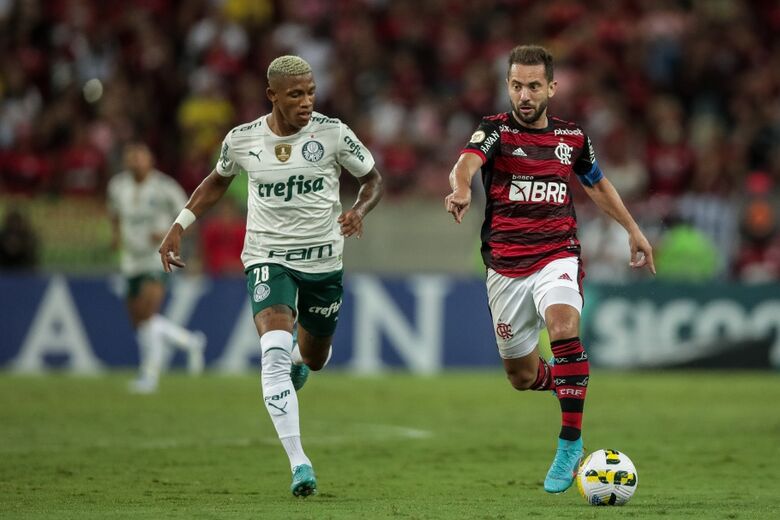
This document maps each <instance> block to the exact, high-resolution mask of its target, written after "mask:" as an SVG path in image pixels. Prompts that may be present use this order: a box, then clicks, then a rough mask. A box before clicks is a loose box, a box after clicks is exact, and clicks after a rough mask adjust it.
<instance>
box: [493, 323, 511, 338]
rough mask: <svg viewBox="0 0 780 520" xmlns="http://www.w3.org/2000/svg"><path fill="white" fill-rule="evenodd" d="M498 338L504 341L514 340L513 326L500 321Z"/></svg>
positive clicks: (497, 325) (497, 330) (497, 326)
mask: <svg viewBox="0 0 780 520" xmlns="http://www.w3.org/2000/svg"><path fill="white" fill-rule="evenodd" d="M496 336H498V337H499V338H501V339H503V340H504V341H506V340H510V339H512V336H514V334H512V325H510V324H509V323H504V322H501V321H499V322H498V324H496Z"/></svg>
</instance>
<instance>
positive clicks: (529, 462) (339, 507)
mask: <svg viewBox="0 0 780 520" xmlns="http://www.w3.org/2000/svg"><path fill="white" fill-rule="evenodd" d="M130 377H131V374H129V373H113V374H111V375H108V376H99V377H94V378H83V377H70V376H64V375H56V376H45V377H20V376H11V375H7V374H6V375H1V376H0V518H9V519H16V518H22V519H24V518H57V519H71V518H73V519H85V518H96V519H97V518H100V519H104V518H108V519H112V518H142V519H147V518H148V519H162V518H214V519H217V518H253V519H277V518H278V519H284V520H289V519H299V518H300V519H304V518H311V519H318V520H320V519H338V520H341V519H350V518H359V519H380V518H392V519H406V518H412V519H436V518H441V519H448V520H449V519H459V518H465V519H482V518H485V519H512V518H531V519H536V518H539V519H542V518H554V519H564V518H618V517H620V518H631V519H641V518H667V519H680V518H682V519H687V518H706V519H720V518H723V519H733V518H738V519H752V518H780V480H779V479H778V474H777V473H778V471H777V468H778V463H779V462H780V457H779V456H780V406H778V405H777V403H776V399H777V396H778V395H780V376H778V374H772V373H733V372H710V373H685V372H669V373H615V372H604V371H597V372H595V373H594V375H593V377H592V378H591V385H590V387H589V391H588V402H587V404H586V414H585V445H586V448H587V449H588V450H589V451H592V450H595V449H598V448H615V449H618V450H621V451H624V452H625V453H627V454H628V455H629V456H630V457H631V458H632V460H633V461H634V463H635V464H636V466H637V470H638V474H639V486H638V489H637V492H636V494H635V495H634V498H633V500H632V501H631V502H630V503H629V504H628V505H626V506H624V507H622V508H596V507H591V506H589V505H587V504H586V503H585V501H584V500H583V499H582V498H581V497H580V496H579V494H578V493H577V491H576V489H574V488H572V489H570V490H569V491H568V492H566V493H565V494H562V495H555V496H553V495H548V494H546V493H545V492H544V491H543V490H542V479H543V478H544V475H545V472H546V471H547V467H548V465H549V463H550V461H551V459H552V456H553V450H554V446H555V441H556V435H557V430H558V425H559V410H558V404H557V403H556V402H555V399H554V397H553V396H552V395H550V394H549V393H538V392H526V393H519V392H516V391H513V390H512V389H511V387H510V386H509V385H508V384H507V382H506V381H505V380H504V377H503V375H502V374H501V373H499V372H447V373H444V374H442V375H438V376H431V377H414V376H410V375H406V374H390V375H385V376H381V377H371V378H361V377H356V376H352V375H348V374H346V373H341V372H338V371H330V372H328V371H325V372H323V373H318V374H314V375H313V376H312V377H311V378H310V379H309V382H308V384H307V386H306V387H305V388H304V389H303V390H302V391H301V392H300V394H299V395H300V403H301V411H302V420H301V422H302V428H303V441H304V447H305V448H306V450H307V453H308V455H309V456H310V457H311V458H312V460H313V462H314V468H315V471H316V472H317V476H318V480H319V494H318V495H317V496H315V497H311V498H308V499H295V498H293V497H292V496H291V495H290V493H289V481H290V473H289V468H288V466H287V459H286V457H285V455H284V452H283V450H282V448H281V446H280V445H279V444H278V441H277V440H276V437H275V434H274V430H273V427H272V425H271V421H270V419H269V418H268V417H267V415H266V412H265V410H264V409H263V407H262V404H261V400H260V397H259V395H260V388H259V378H258V377H250V376H243V377H223V376H216V375H208V376H205V377H202V378H189V377H187V376H185V375H182V374H171V375H168V376H166V377H165V378H164V380H163V382H162V386H161V390H160V392H159V393H158V394H156V395H152V396H135V395H128V394H127V393H126V391H125V385H126V383H127V380H128V379H129V378H130Z"/></svg>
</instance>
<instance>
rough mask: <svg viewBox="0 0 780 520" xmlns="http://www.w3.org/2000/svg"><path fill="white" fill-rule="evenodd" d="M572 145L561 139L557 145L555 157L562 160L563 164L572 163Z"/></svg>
mask: <svg viewBox="0 0 780 520" xmlns="http://www.w3.org/2000/svg"><path fill="white" fill-rule="evenodd" d="M571 152H572V147H571V146H569V145H568V144H566V143H564V142H563V141H561V142H560V143H558V146H556V147H555V157H557V158H558V160H559V161H561V164H571Z"/></svg>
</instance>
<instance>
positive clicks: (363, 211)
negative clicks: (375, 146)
mask: <svg viewBox="0 0 780 520" xmlns="http://www.w3.org/2000/svg"><path fill="white" fill-rule="evenodd" d="M358 182H359V183H360V191H358V194H357V200H356V201H355V203H354V204H353V205H352V208H351V209H349V210H348V211H345V212H344V213H342V214H341V215H339V218H338V223H339V224H341V234H342V235H344V236H345V237H351V236H352V235H355V236H356V237H358V238H360V237H361V236H362V235H363V218H365V216H366V215H367V214H368V212H369V211H371V210H372V209H374V207H375V206H376V205H377V203H378V202H379V199H381V198H382V193H383V192H384V188H383V185H382V176H381V175H380V174H379V172H378V171H377V169H376V167H374V168H372V169H371V171H370V172H368V173H367V174H365V175H363V176H362V177H358Z"/></svg>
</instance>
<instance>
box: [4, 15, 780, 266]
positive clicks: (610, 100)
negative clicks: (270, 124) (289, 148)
mask: <svg viewBox="0 0 780 520" xmlns="http://www.w3.org/2000/svg"><path fill="white" fill-rule="evenodd" d="M0 6H1V8H0V13H1V14H0V190H2V191H3V192H13V193H25V194H30V195H34V194H36V193H42V192H46V191H48V190H54V191H55V192H57V191H59V192H60V193H63V194H66V195H67V194H78V195H79V196H81V197H84V196H89V197H98V196H99V194H100V193H102V190H103V188H104V187H105V184H106V181H107V179H106V178H105V176H106V172H107V171H113V169H114V168H115V167H117V166H118V162H119V160H120V155H121V154H120V150H121V147H122V145H123V144H125V143H126V142H128V141H129V140H132V139H134V138H136V137H138V136H141V137H142V138H143V140H144V141H145V142H148V143H149V144H150V146H151V147H152V148H153V150H154V152H155V155H156V156H157V157H158V158H159V161H160V164H161V167H163V168H164V169H166V170H167V171H171V172H176V173H177V175H178V180H179V182H180V183H181V184H182V185H184V186H185V187H187V188H188V190H191V189H192V188H193V187H194V186H195V185H197V182H199V180H200V179H201V178H202V177H203V176H204V175H205V174H207V173H208V172H210V171H211V169H212V167H213V157H212V156H211V154H212V152H213V150H214V149H216V148H217V147H218V146H219V140H220V139H221V137H222V136H223V135H224V133H225V132H226V131H227V129H229V128H231V127H232V126H233V125H235V124H237V123H239V122H246V121H249V120H252V119H254V118H256V117H257V116H258V115H260V114H262V113H263V112H264V111H267V110H268V109H269V104H268V101H267V99H266V96H265V88H264V81H263V73H264V70H265V68H266V67H267V65H268V63H269V62H270V60H271V59H273V58H274V57H276V56H278V55H280V54H284V53H298V54H301V55H302V56H303V57H304V58H306V59H307V60H308V61H309V62H310V63H311V64H312V66H313V67H314V69H315V74H316V77H317V78H318V87H317V96H318V101H317V104H318V106H319V107H321V109H322V111H323V112H325V113H328V114H333V116H335V117H339V118H341V119H344V120H348V121H351V122H352V124H353V125H355V127H356V130H357V131H358V133H359V134H360V135H361V136H362V137H363V140H364V141H365V142H366V144H367V145H368V146H371V147H372V149H374V150H376V152H377V159H378V163H379V164H378V167H379V168H380V169H381V170H382V171H383V172H386V174H387V179H386V180H387V183H388V184H387V186H388V191H389V193H390V194H392V195H393V196H395V197H396V198H398V197H407V196H420V195H422V196H424V197H429V198H430V200H431V201H432V203H436V204H438V203H439V199H440V197H441V196H442V195H443V193H444V192H445V191H446V177H447V173H448V171H447V168H445V169H442V170H441V171H440V172H439V174H438V175H440V176H441V177H442V178H443V179H445V180H444V181H443V182H439V181H437V180H436V175H437V173H436V171H437V169H438V168H441V166H442V165H443V164H448V161H449V158H451V157H452V156H453V154H455V153H457V151H458V149H459V148H460V147H461V146H462V145H463V143H464V142H465V139H468V136H469V135H470V134H471V132H472V131H473V129H474V127H475V126H476V124H477V120H476V118H477V117H478V116H479V115H482V114H483V113H489V112H498V111H503V110H507V109H508V103H507V99H506V92H505V89H503V88H496V87H495V84H496V82H495V78H496V77H497V76H498V77H504V75H505V73H506V66H505V63H506V52H507V50H508V49H509V48H511V47H513V46H514V45H515V44H519V43H532V42H533V43H540V44H543V45H546V46H547V47H548V48H550V49H551V50H552V51H553V52H554V54H555V55H556V63H557V68H556V72H555V75H556V79H557V80H558V85H559V88H558V91H557V94H556V96H555V99H554V100H553V101H552V103H551V106H550V109H551V114H552V115H554V116H557V117H561V118H564V119H571V120H581V121H584V122H585V129H586V130H587V132H588V135H589V136H590V137H591V139H593V141H594V145H595V147H596V151H597V154H598V157H599V160H600V162H601V165H602V168H603V169H604V171H605V173H606V175H607V176H608V177H609V178H610V179H611V180H612V181H613V183H614V184H615V186H616V187H617V189H618V190H619V191H620V192H621V194H622V195H623V197H624V199H626V200H627V201H628V202H629V203H630V204H632V206H636V207H637V210H638V212H637V217H638V218H639V219H640V220H642V218H643V213H642V210H643V208H647V209H648V212H647V213H646V214H645V215H646V220H647V221H648V222H650V223H652V221H653V220H657V216H655V215H653V213H652V208H654V207H656V202H654V199H656V198H662V199H666V198H667V197H670V198H671V199H673V201H672V202H671V203H670V205H671V206H674V207H675V208H679V210H680V214H681V215H682V216H683V217H684V218H685V219H686V220H687V221H688V222H689V223H690V224H692V225H693V227H694V228H696V229H698V230H700V231H702V232H703V233H704V234H705V235H706V236H707V237H708V238H709V239H711V240H714V241H715V244H716V247H717V248H718V249H719V250H721V251H722V254H721V263H720V267H719V269H718V271H719V272H721V273H734V274H735V275H736V273H737V271H741V270H742V268H741V267H740V268H737V266H736V264H735V262H738V261H739V262H743V260H737V256H740V257H742V256H744V251H742V250H741V249H740V250H739V251H738V250H737V244H738V238H737V236H738V227H739V226H738V219H739V213H738V211H737V210H736V206H735V204H734V199H735V198H736V194H735V190H737V189H738V188H739V187H740V186H742V185H743V184H744V183H745V179H746V176H747V174H748V172H750V171H758V170H761V171H766V172H768V173H769V175H770V176H771V177H773V179H774V180H775V182H778V181H780V43H778V40H777V37H776V35H777V33H778V31H780V22H778V20H780V8H779V7H778V6H777V2H772V1H765V0H761V1H755V2H738V1H736V0H721V1H717V2H715V1H710V2H707V1H697V2H691V1H683V0H664V1H655V0H592V1H591V2H589V3H588V5H587V7H586V6H585V5H584V3H582V2H574V1H571V0H556V1H550V2H542V1H540V0H539V1H537V0H513V1H509V0H484V1H480V2H464V1H463V0H440V1H436V2H415V1H414V0H394V1H392V2H390V1H386V0H339V1H338V2H329V1H326V0H305V1H303V2H297V3H290V2H282V1H278V0H276V1H274V0H217V1H213V0H193V1H191V2H165V1H160V0H151V1H150V0H144V1H136V2H120V3H106V2H99V1H98V0H79V1H77V2H76V1H71V0H59V1H53V2H42V1H40V0H25V1H22V0H15V1H14V0H10V1H5V2H1V1H0ZM734 78H738V79H734ZM87 82H92V83H89V85H90V87H89V88H85V87H86V86H87V84H88V83H87ZM95 82H97V83H95ZM499 83H500V82H499ZM439 187H441V188H442V190H441V193H437V191H438V190H439ZM664 204H666V202H664ZM588 218H589V217H588V214H587V212H585V213H584V214H583V215H582V219H581V227H582V228H583V229H586V228H587V227H588V224H589V223H588ZM648 222H643V224H647V223H648ZM593 229H594V230H599V229H601V228H600V225H599V223H598V222H596V223H594V227H593ZM602 231H607V235H609V234H610V233H609V232H608V230H602ZM771 242H772V241H771V240H770V241H769V242H768V243H767V244H769V243H771ZM754 245H755V244H754ZM750 247H751V248H752V247H753V246H750ZM761 247H762V248H763V247H769V246H768V245H762V246H761ZM770 250H771V249H770ZM740 251H742V252H740ZM761 251H764V249H761ZM761 254H762V255H763V254H764V253H761ZM748 263H751V262H748ZM740 265H741V264H740Z"/></svg>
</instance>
